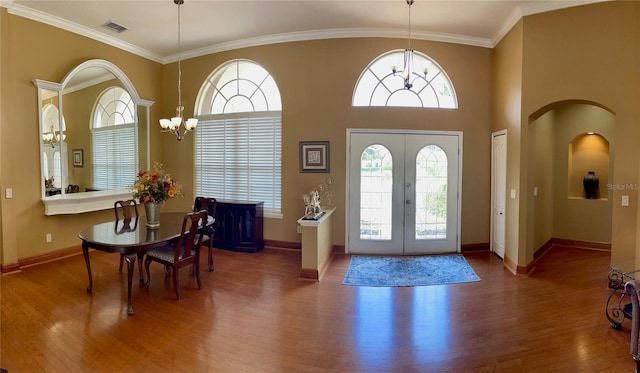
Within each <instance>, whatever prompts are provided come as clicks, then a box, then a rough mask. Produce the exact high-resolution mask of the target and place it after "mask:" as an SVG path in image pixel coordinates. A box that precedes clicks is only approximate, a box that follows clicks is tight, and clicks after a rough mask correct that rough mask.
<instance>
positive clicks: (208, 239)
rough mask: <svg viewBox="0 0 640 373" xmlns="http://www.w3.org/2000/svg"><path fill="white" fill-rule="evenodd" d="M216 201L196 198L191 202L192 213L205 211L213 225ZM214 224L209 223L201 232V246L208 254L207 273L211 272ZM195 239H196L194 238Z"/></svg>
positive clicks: (207, 198) (208, 198)
mask: <svg viewBox="0 0 640 373" xmlns="http://www.w3.org/2000/svg"><path fill="white" fill-rule="evenodd" d="M216 203H217V201H216V199H215V198H210V197H196V198H195V200H194V201H193V211H194V212H196V211H200V210H207V213H208V214H209V216H211V217H212V218H213V221H214V223H215V221H216ZM214 223H211V225H209V226H208V227H206V228H205V229H204V230H203V234H204V236H203V237H202V246H206V247H207V249H208V251H209V253H208V256H207V265H208V267H209V272H213V252H212V249H213V240H214V235H215V229H214ZM196 238H197V237H196Z"/></svg>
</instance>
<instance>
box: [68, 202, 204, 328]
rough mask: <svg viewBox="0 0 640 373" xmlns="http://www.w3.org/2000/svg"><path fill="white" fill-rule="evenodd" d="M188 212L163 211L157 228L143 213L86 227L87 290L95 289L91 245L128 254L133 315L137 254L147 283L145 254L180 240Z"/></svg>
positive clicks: (82, 234)
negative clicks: (143, 263)
mask: <svg viewBox="0 0 640 373" xmlns="http://www.w3.org/2000/svg"><path fill="white" fill-rule="evenodd" d="M185 216H186V213H183V212H169V213H162V214H160V226H158V227H155V228H151V227H147V225H146V218H145V217H144V216H141V217H137V218H132V219H121V220H114V221H109V222H105V223H99V224H96V225H93V226H90V227H87V228H85V229H83V230H82V231H81V232H80V233H79V235H78V236H79V237H80V239H81V240H82V254H83V255H84V260H85V263H86V265H87V273H88V275H89V286H87V292H89V293H91V292H92V290H93V276H92V275H91V262H90V260H89V249H95V250H100V251H105V252H109V253H120V254H122V255H124V257H125V261H126V262H127V315H129V316H131V315H133V307H132V305H131V287H132V283H133V272H134V266H135V262H136V258H137V260H138V268H139V271H140V285H141V286H142V285H143V284H144V275H143V273H142V258H143V257H144V254H145V253H146V252H147V251H149V250H153V249H156V248H159V247H163V246H166V245H169V244H171V243H172V242H173V241H176V240H177V239H178V238H179V237H180V234H181V233H182V222H183V219H184V217H185ZM211 224H213V218H212V217H211V216H208V221H207V225H211ZM188 228H189V227H188V226H187V231H185V233H187V232H188ZM198 251H199V250H198Z"/></svg>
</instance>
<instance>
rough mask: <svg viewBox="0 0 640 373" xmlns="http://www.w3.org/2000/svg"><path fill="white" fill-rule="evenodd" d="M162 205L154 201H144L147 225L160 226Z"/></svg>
mask: <svg viewBox="0 0 640 373" xmlns="http://www.w3.org/2000/svg"><path fill="white" fill-rule="evenodd" d="M161 206H162V205H159V204H155V203H145V204H144V211H145V212H146V214H147V223H146V225H147V227H149V228H158V227H160V207H161Z"/></svg>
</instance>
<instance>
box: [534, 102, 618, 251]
mask: <svg viewBox="0 0 640 373" xmlns="http://www.w3.org/2000/svg"><path fill="white" fill-rule="evenodd" d="M588 131H593V132H596V133H598V134H599V135H601V136H602V137H603V138H606V139H607V140H608V141H609V144H608V151H609V152H610V153H607V154H601V155H600V156H598V157H596V158H597V159H592V157H589V159H588V160H585V162H584V164H582V165H581V161H580V159H577V158H580V157H582V155H581V154H577V153H575V152H573V154H571V152H570V151H569V149H570V144H571V143H572V142H573V141H575V140H578V141H579V140H580V139H582V138H584V136H582V135H584V134H585V133H586V132H588ZM614 132H615V117H614V116H613V115H612V114H611V113H609V112H608V111H606V110H604V109H602V108H600V107H597V106H593V105H587V104H575V103H566V104H563V105H560V106H559V107H557V108H555V109H552V110H550V111H548V112H547V113H545V114H544V115H542V116H541V117H539V118H538V119H537V120H535V121H533V122H532V123H531V124H530V125H529V132H528V134H529V142H530V144H532V145H531V146H530V147H529V153H530V157H529V159H530V165H531V167H529V171H530V172H529V173H530V177H529V187H528V188H527V189H528V190H529V191H530V192H529V194H528V197H527V201H528V204H527V209H528V212H529V215H530V216H533V217H534V218H533V224H532V225H531V226H530V228H529V232H528V235H529V239H528V240H527V241H528V246H529V247H532V249H533V251H535V250H537V249H539V248H541V247H542V246H543V245H544V244H545V243H546V242H547V241H548V240H549V239H551V238H563V239H570V240H580V241H588V242H599V243H610V242H611V200H610V199H609V194H610V191H608V190H607V184H608V177H609V168H610V162H609V160H610V159H611V160H612V159H613V158H614V152H615V146H614V143H613V134H614ZM582 142H584V141H582ZM582 158H584V157H582ZM572 163H573V168H580V169H579V170H574V172H571V170H570V168H571V167H570V165H571V164H572ZM611 163H612V162H611ZM587 169H594V170H596V171H597V174H598V175H599V176H600V189H601V195H600V197H601V198H600V199H597V200H587V199H585V198H584V197H583V196H584V192H583V186H582V178H583V177H584V176H585V175H586V171H587ZM534 188H537V192H538V195H537V196H534V194H533V190H534ZM531 239H532V241H531Z"/></svg>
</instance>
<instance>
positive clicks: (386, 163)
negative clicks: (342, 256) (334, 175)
mask: <svg viewBox="0 0 640 373" xmlns="http://www.w3.org/2000/svg"><path fill="white" fill-rule="evenodd" d="M347 140H348V142H347V144H348V149H347V158H348V163H347V174H348V178H347V189H348V190H347V211H346V214H347V217H346V222H347V227H346V232H347V238H346V243H347V244H346V249H347V252H348V253H351V254H391V255H393V254H395V255H400V254H429V253H446V252H457V251H459V250H460V244H459V233H460V232H459V230H460V218H459V217H460V193H459V190H460V182H461V176H460V175H461V159H462V155H461V149H462V133H460V132H430V131H375V130H347Z"/></svg>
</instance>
